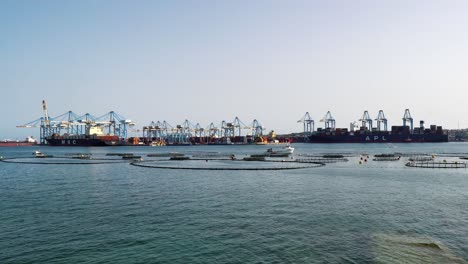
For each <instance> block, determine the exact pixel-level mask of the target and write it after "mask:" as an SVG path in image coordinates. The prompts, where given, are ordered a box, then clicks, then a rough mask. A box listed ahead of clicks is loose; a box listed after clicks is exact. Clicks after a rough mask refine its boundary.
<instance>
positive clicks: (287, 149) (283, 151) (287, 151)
mask: <svg viewBox="0 0 468 264" xmlns="http://www.w3.org/2000/svg"><path fill="white" fill-rule="evenodd" d="M293 152H294V148H293V147H291V146H290V145H287V146H284V147H282V148H280V149H273V148H269V149H268V150H267V151H266V152H265V153H264V155H265V156H269V157H287V156H289V155H291V154H292V153H293Z"/></svg>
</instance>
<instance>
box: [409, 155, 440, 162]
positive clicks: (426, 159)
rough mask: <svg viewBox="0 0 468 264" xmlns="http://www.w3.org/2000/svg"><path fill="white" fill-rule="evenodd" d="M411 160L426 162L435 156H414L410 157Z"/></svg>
mask: <svg viewBox="0 0 468 264" xmlns="http://www.w3.org/2000/svg"><path fill="white" fill-rule="evenodd" d="M408 160H409V161H415V162H426V161H433V160H434V157H433V156H413V157H410V158H409V159H408Z"/></svg>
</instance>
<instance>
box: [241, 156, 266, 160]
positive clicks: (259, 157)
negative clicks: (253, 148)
mask: <svg viewBox="0 0 468 264" xmlns="http://www.w3.org/2000/svg"><path fill="white" fill-rule="evenodd" d="M243 160H245V161H265V156H257V155H255V157H254V155H252V156H250V157H245V158H244V159H243Z"/></svg>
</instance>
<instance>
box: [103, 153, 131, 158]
mask: <svg viewBox="0 0 468 264" xmlns="http://www.w3.org/2000/svg"><path fill="white" fill-rule="evenodd" d="M106 156H121V157H123V156H133V153H107V154H106Z"/></svg>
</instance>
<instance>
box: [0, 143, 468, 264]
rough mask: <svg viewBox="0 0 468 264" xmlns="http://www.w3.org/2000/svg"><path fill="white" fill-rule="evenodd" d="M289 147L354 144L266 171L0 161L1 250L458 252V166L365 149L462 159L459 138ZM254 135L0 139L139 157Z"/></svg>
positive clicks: (34, 256)
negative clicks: (310, 162)
mask: <svg viewBox="0 0 468 264" xmlns="http://www.w3.org/2000/svg"><path fill="white" fill-rule="evenodd" d="M293 147H295V148H296V151H295V154H296V155H299V154H318V153H347V154H350V156H352V157H348V160H349V161H348V162H338V163H332V164H327V165H326V166H323V167H318V168H306V169H293V170H268V171H266V170H258V171H224V170H212V171H210V170H174V169H157V168H143V167H135V166H131V165H129V164H128V163H108V164H92V165H89V164H70V165H63V164H49V165H45V164H16V163H0V201H1V203H0V263H467V260H468V170H467V169H420V168H409V167H405V166H404V164H405V162H406V161H407V160H406V159H407V158H406V157H405V158H403V157H402V158H401V160H399V161H388V162H377V161H372V154H377V153H379V154H380V153H393V152H401V153H409V152H412V153H416V152H417V153H427V154H432V153H445V155H443V157H441V155H438V156H437V157H436V158H438V159H440V160H442V159H445V160H448V161H451V160H457V161H459V162H461V161H462V160H459V159H458V158H457V157H456V156H468V144H466V143H441V144H377V145H372V144H371V145H361V144H342V145H340V144H329V145H317V144H296V145H293ZM266 148H267V146H192V147H160V148H157V147H153V148H151V147H114V148H65V147H35V148H30V147H18V148H0V155H1V156H4V157H25V158H29V160H37V159H30V158H31V156H32V155H31V153H32V152H33V151H34V150H36V149H40V150H41V151H42V152H44V153H47V154H52V155H54V156H64V155H65V154H66V153H69V152H88V153H92V154H93V157H103V158H104V157H105V158H109V157H108V156H105V154H106V153H110V152H132V153H135V154H138V155H141V156H142V157H143V158H144V159H145V161H146V160H147V157H146V154H149V153H163V152H174V151H177V152H185V153H191V154H194V155H199V154H200V153H207V152H210V153H208V154H209V155H211V152H220V153H223V154H225V155H224V156H225V157H228V156H229V154H235V155H236V156H237V157H239V156H242V155H243V154H254V153H259V152H262V151H264V150H266ZM197 153H198V154H197ZM362 153H366V155H364V156H359V155H358V154H362ZM453 153H459V154H457V155H454V154H453ZM208 154H207V155H208ZM367 154H368V155H369V158H367ZM209 155H208V156H209ZM199 156H200V157H202V156H203V155H199ZM446 156H453V157H446ZM299 157H301V156H296V158H299ZM361 157H363V159H368V160H367V162H364V161H363V160H361V159H360V158H361ZM114 158H115V157H114ZM210 158H211V157H210ZM158 159H159V158H158ZM166 159H167V158H166ZM21 160H27V159H21ZM279 161H281V159H280V160H279ZM285 161H289V160H288V159H285ZM359 161H361V163H362V164H359ZM158 164H159V163H158ZM160 164H164V165H165V166H169V165H170V164H175V166H176V167H177V166H180V167H190V166H191V167H206V168H210V167H222V168H229V167H231V166H235V167H243V166H244V167H249V168H251V167H253V165H252V164H254V163H248V162H236V163H230V162H229V161H223V160H221V161H214V160H211V159H210V160H209V161H208V162H207V161H206V160H205V161H203V160H200V161H188V163H184V161H176V162H174V163H172V161H171V162H169V161H163V162H162V163H160ZM168 164H169V165H168ZM261 166H264V167H265V166H267V165H265V164H261V165H259V167H261ZM268 166H269V165H268ZM272 166H273V165H272ZM274 166H278V167H284V166H292V165H291V164H289V163H284V164H282V163H274Z"/></svg>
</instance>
